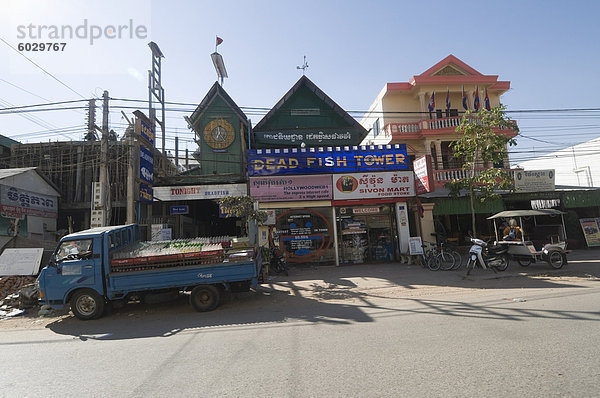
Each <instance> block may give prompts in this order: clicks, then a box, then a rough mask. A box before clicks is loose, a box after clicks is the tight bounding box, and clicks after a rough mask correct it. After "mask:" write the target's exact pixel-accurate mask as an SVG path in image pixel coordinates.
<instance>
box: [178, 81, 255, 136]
mask: <svg viewBox="0 0 600 398" xmlns="http://www.w3.org/2000/svg"><path fill="white" fill-rule="evenodd" d="M217 97H220V98H221V99H222V100H223V101H224V102H225V103H226V104H227V105H228V106H229V107H230V108H231V110H232V111H233V113H235V114H236V116H237V117H238V118H239V119H240V120H241V121H242V123H244V125H246V126H247V125H248V117H246V114H245V113H244V112H243V111H242V110H241V109H240V107H239V106H237V104H236V103H235V102H234V101H233V99H231V97H230V96H229V94H227V92H226V91H225V89H224V88H223V87H222V86H221V85H220V84H219V83H218V82H215V84H213V85H212V87H211V88H210V90H208V93H206V95H205V96H204V98H203V99H202V101H201V102H200V104H199V105H198V107H197V108H196V110H194V112H193V113H192V116H190V121H191V125H192V127H194V126H195V124H196V123H197V122H198V120H200V118H201V117H202V116H203V115H204V114H205V113H206V111H207V110H208V109H209V108H210V105H211V104H212V103H213V102H214V101H215V99H216V98H217Z"/></svg>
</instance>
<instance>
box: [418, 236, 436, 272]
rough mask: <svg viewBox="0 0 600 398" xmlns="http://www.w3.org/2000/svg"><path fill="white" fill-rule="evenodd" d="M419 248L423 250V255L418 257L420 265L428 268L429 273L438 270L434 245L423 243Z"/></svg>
mask: <svg viewBox="0 0 600 398" xmlns="http://www.w3.org/2000/svg"><path fill="white" fill-rule="evenodd" d="M421 247H422V248H423V253H422V254H421V255H420V257H419V260H420V262H421V265H422V266H424V267H427V268H429V269H430V270H431V271H437V270H439V269H440V261H439V259H438V251H437V246H436V244H435V243H431V242H423V244H422V245H421Z"/></svg>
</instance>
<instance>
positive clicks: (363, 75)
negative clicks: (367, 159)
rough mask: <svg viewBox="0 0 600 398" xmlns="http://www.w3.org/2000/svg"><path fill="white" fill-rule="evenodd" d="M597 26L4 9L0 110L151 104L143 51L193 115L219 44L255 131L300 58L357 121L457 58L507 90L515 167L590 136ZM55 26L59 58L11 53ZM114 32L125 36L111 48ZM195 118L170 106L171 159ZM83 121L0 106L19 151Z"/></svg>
mask: <svg viewBox="0 0 600 398" xmlns="http://www.w3.org/2000/svg"><path fill="white" fill-rule="evenodd" d="M598 15H600V2H596V1H577V0H575V1H571V2H565V1H553V0H550V1H548V0H546V1H537V0H531V1H522V0H520V1H513V0H508V1H501V2H491V1H479V2H475V1H462V0H456V1H453V2H448V1H435V0H433V1H428V2H415V1H412V2H408V1H400V0H396V1H369V2H367V1H362V2H361V1H353V0H345V1H337V0H320V1H314V0H303V1H296V2H292V1H283V0H281V1H263V0H253V1H227V0H219V1H150V0H132V1H124V0H118V1H117V0H104V1H102V2H91V1H72V0H65V1H58V0H46V1H43V2H41V1H32V0H15V1H13V0H0V39H2V40H0V60H2V62H0V108H6V107H11V106H25V105H32V104H44V103H47V102H59V101H72V100H73V101H75V100H82V99H89V98H101V96H102V93H103V91H104V90H107V91H109V95H110V97H111V98H118V99H138V100H147V98H148V89H147V85H148V82H147V73H148V72H147V70H148V69H149V68H150V62H151V55H150V54H151V52H150V49H149V48H148V46H147V43H148V42H149V41H154V42H156V43H157V44H158V45H159V47H160V49H161V50H162V52H163V54H164V58H163V59H162V85H163V87H164V89H165V99H166V100H167V101H172V102H180V103H184V104H198V103H199V102H200V101H201V100H202V98H203V97H204V96H205V95H206V93H207V91H208V90H209V89H210V87H211V86H212V85H213V84H214V82H215V81H216V74H215V70H214V67H213V65H212V61H211V59H210V54H211V53H212V52H214V51H215V38H216V36H219V37H221V38H222V39H223V43H222V44H221V45H219V47H218V51H219V53H220V54H222V56H223V58H224V61H225V66H226V68H227V72H228V75H229V78H227V79H225V82H224V88H225V90H226V91H227V92H228V94H229V95H230V96H231V97H232V98H233V100H234V101H235V102H236V103H237V104H238V105H239V106H240V107H241V108H242V109H243V110H244V112H245V113H246V115H247V116H248V117H249V118H250V119H251V120H252V123H253V124H256V123H258V122H259V121H260V119H261V118H262V117H263V116H264V114H265V113H266V110H268V109H270V108H271V107H273V106H274V105H275V104H276V103H277V101H278V100H279V99H280V98H281V97H282V96H283V95H284V94H285V93H286V92H287V91H288V90H289V89H290V88H291V87H292V86H293V84H294V83H295V82H296V81H297V80H298V79H299V78H300V76H301V75H302V71H301V70H298V69H297V67H298V66H301V65H302V63H303V57H304V56H306V58H307V62H308V65H309V66H308V69H307V70H306V74H307V76H308V77H309V78H310V79H311V80H312V81H313V82H314V83H315V84H316V85H317V86H318V87H319V88H321V89H322V90H323V91H324V92H325V93H326V94H327V95H328V96H329V97H331V98H332V99H333V100H334V101H335V102H336V103H337V104H338V105H340V106H341V107H342V108H343V109H345V110H347V111H349V112H350V113H351V115H352V116H354V117H357V118H359V116H360V112H361V111H365V110H366V109H367V108H368V107H369V105H370V104H371V103H372V102H373V100H374V98H375V97H376V96H377V94H378V93H379V92H380V91H381V89H382V88H383V87H384V85H385V84H386V83H389V82H407V81H408V80H409V79H410V78H411V77H412V76H414V75H418V74H421V73H422V72H424V71H425V70H427V69H428V68H429V67H431V66H433V65H434V64H436V63H437V62H439V61H440V60H442V59H444V58H445V57H447V56H448V55H450V54H453V55H454V56H456V57H458V58H459V59H461V60H462V61H464V62H465V63H467V64H468V65H470V66H471V67H473V68H475V69H476V70H478V71H479V72H481V73H483V74H485V75H498V76H499V80H503V81H510V83H511V89H510V90H509V91H508V92H507V93H505V94H504V95H503V96H502V103H503V104H504V105H506V106H507V109H508V112H509V116H510V117H511V118H513V119H516V120H517V122H518V124H519V127H520V129H521V136H520V137H519V138H518V139H517V142H518V145H517V146H516V147H514V148H512V149H511V161H512V162H513V163H518V162H519V161H524V160H528V159H532V158H534V157H536V156H539V155H541V154H543V153H547V152H549V151H554V150H558V149H560V148H564V147H567V146H570V145H574V144H577V143H581V142H584V141H587V140H590V139H593V138H596V137H599V136H600V100H598V93H600V79H599V78H598V72H597V70H598V65H600V40H599V37H600V24H598V22H597V19H598ZM52 25H54V26H58V27H63V26H67V28H65V29H66V30H65V29H63V28H61V29H63V32H62V33H63V34H64V35H66V36H68V34H69V30H68V29H72V30H73V31H74V32H75V33H73V35H77V32H79V37H63V38H59V39H53V40H50V41H52V42H64V43H66V44H65V46H64V48H63V49H61V50H60V51H53V50H51V51H43V52H39V51H38V52H33V51H21V52H19V51H18V46H19V44H20V43H21V44H25V43H39V42H44V40H43V38H47V37H48V35H49V28H47V29H48V30H47V31H44V30H43V29H46V28H42V26H52ZM111 26H115V27H118V26H126V28H122V29H121V32H120V37H117V35H118V31H117V29H118V28H115V30H114V31H112V30H110V27H111ZM78 27H79V28H80V30H79V31H77V30H76V29H77V28H78ZM40 28H41V29H42V31H41V33H42V35H46V36H43V37H42V39H40V38H38V33H40V30H39V29H40ZM98 29H100V30H101V29H104V31H103V32H102V33H101V34H99V32H98ZM106 29H109V31H108V32H107V31H106ZM59 33H60V32H59ZM96 34H98V35H99V36H101V37H98V38H92V37H91V36H92V35H96ZM84 36H85V37H84ZM109 36H111V37H109ZM7 43H8V44H7ZM9 45H10V46H12V47H14V48H15V49H17V51H15V50H14V49H13V48H11V47H9ZM23 55H25V56H27V57H28V58H29V59H30V60H31V61H33V62H35V63H36V64H37V66H36V65H33V64H32V63H31V62H30V61H29V60H27V59H26V58H25V57H23ZM42 69H43V70H42ZM44 71H45V72H44ZM86 104H87V103H86V102H83V101H81V102H72V103H66V104H61V105H57V106H52V107H50V106H48V107H37V108H32V109H48V108H54V107H63V108H65V107H67V108H71V107H82V106H84V105H86ZM97 104H98V105H100V104H101V101H97ZM127 107H132V108H127ZM135 107H139V108H141V109H142V110H145V111H147V105H145V104H144V103H142V102H139V103H136V102H126V101H120V100H111V101H110V109H111V113H110V127H111V128H112V129H114V130H115V132H116V133H117V134H118V135H119V136H121V135H122V134H123V131H124V129H125V127H126V121H125V118H124V117H123V115H122V114H121V111H123V112H125V113H126V115H127V117H129V118H131V112H132V111H133V110H134V109H133V108H135ZM193 108H194V106H193V105H171V106H169V107H168V109H169V111H168V112H167V121H166V122H167V123H166V125H167V134H166V138H167V139H166V149H171V150H172V149H173V148H174V146H175V144H174V137H175V136H178V137H179V139H180V149H183V148H186V147H187V148H188V149H190V151H194V150H195V149H196V144H195V143H194V142H193V136H194V135H193V133H192V132H191V131H190V130H188V129H187V125H186V123H185V121H184V120H183V116H185V115H190V114H191V111H192V110H193ZM568 109H587V110H585V111H581V110H579V111H565V110H568ZM100 112H101V109H100V108H98V119H97V123H98V124H99V123H100V122H101V118H100ZM85 120H86V111H85V110H84V109H66V110H49V111H36V112H27V113H19V114H15V113H8V112H6V111H4V112H3V111H2V110H1V109H0V134H2V135H5V136H8V137H11V138H13V139H15V140H18V141H21V142H29V143H31V142H47V141H56V140H60V141H64V140H81V139H82V138H83V135H84V134H85V124H86V121H85Z"/></svg>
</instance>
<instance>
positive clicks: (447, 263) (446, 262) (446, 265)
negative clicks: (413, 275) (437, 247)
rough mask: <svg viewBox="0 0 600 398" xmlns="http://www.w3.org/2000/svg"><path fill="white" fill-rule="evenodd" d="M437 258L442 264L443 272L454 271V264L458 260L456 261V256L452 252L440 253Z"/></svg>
mask: <svg viewBox="0 0 600 398" xmlns="http://www.w3.org/2000/svg"><path fill="white" fill-rule="evenodd" d="M437 258H438V260H439V262H440V269H441V270H442V271H449V270H451V269H452V267H454V263H455V261H456V260H455V259H454V256H453V255H452V254H451V253H450V252H448V251H443V252H440V253H439V254H438V255H437Z"/></svg>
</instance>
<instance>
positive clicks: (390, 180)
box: [333, 171, 415, 200]
mask: <svg viewBox="0 0 600 398" xmlns="http://www.w3.org/2000/svg"><path fill="white" fill-rule="evenodd" d="M411 196H415V176H414V174H413V172H412V171H384V172H376V171H373V172H367V173H351V174H334V175H333V198H334V199H335V200H343V199H369V198H406V197H411Z"/></svg>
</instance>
